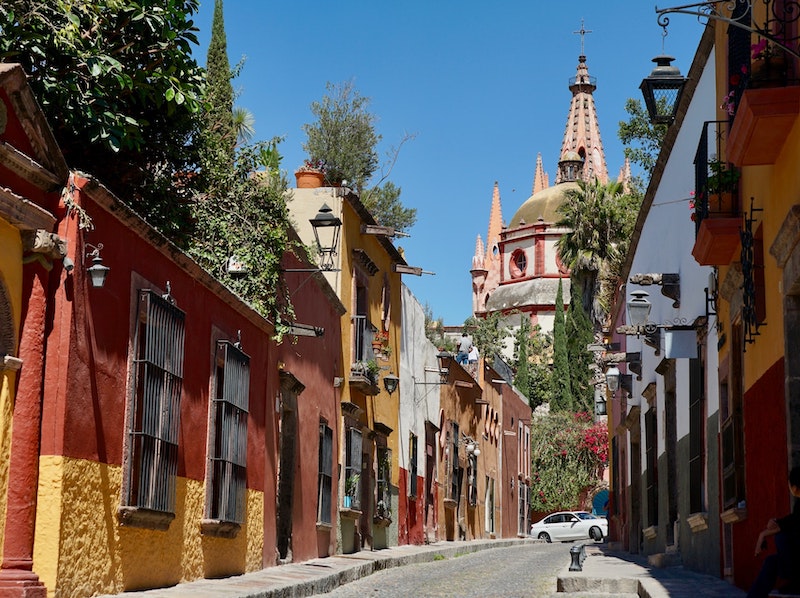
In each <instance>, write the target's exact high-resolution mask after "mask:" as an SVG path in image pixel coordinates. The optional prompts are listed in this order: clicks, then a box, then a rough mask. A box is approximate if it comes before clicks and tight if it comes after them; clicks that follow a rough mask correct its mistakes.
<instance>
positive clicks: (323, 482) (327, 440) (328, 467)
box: [317, 421, 333, 524]
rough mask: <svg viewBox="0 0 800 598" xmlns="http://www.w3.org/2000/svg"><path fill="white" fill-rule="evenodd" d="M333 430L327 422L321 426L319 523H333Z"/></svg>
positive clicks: (318, 494) (318, 495) (318, 497)
mask: <svg viewBox="0 0 800 598" xmlns="http://www.w3.org/2000/svg"><path fill="white" fill-rule="evenodd" d="M332 497H333V430H331V428H330V427H329V426H328V424H327V422H324V421H322V422H320V424H319V481H318V484H317V523H327V524H330V523H332V516H331V506H332V505H331V502H332Z"/></svg>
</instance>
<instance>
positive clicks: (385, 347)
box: [372, 330, 391, 356]
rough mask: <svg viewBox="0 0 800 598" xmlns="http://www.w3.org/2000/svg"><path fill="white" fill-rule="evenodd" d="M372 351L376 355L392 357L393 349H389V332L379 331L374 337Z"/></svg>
mask: <svg viewBox="0 0 800 598" xmlns="http://www.w3.org/2000/svg"><path fill="white" fill-rule="evenodd" d="M372 350H373V351H374V353H375V355H376V356H377V355H387V356H388V355H390V354H391V349H390V348H389V331H388V330H378V331H377V332H376V333H375V335H374V336H373V337H372Z"/></svg>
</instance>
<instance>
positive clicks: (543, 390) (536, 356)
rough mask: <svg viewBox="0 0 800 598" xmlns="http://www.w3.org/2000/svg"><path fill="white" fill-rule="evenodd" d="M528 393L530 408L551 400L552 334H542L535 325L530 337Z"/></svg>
mask: <svg viewBox="0 0 800 598" xmlns="http://www.w3.org/2000/svg"><path fill="white" fill-rule="evenodd" d="M531 356H532V360H531V367H530V383H529V388H530V394H529V395H528V403H530V406H531V409H536V408H537V407H538V406H539V405H544V404H545V403H548V404H549V403H550V402H551V401H552V400H553V336H552V335H551V334H542V332H541V329H540V328H539V326H535V327H534V330H533V336H532V337H531Z"/></svg>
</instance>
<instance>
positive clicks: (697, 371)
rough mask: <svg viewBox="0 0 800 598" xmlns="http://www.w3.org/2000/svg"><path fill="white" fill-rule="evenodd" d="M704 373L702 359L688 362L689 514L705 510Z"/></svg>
mask: <svg viewBox="0 0 800 598" xmlns="http://www.w3.org/2000/svg"><path fill="white" fill-rule="evenodd" d="M704 381H705V372H704V364H703V361H702V359H699V358H695V359H690V360H689V512H690V513H701V512H703V511H704V510H705V508H704V506H705V460H706V451H705V441H706V434H705V421H706V420H705V392H704Z"/></svg>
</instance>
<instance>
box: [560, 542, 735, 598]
mask: <svg viewBox="0 0 800 598" xmlns="http://www.w3.org/2000/svg"><path fill="white" fill-rule="evenodd" d="M582 569H583V570H582V571H580V572H578V571H576V572H571V571H565V572H564V573H562V574H561V575H559V576H558V592H559V594H556V595H558V596H564V598H572V597H574V596H576V595H581V596H583V595H586V596H590V595H595V596H597V595H600V596H603V595H605V596H640V597H645V598H668V597H671V598H744V596H745V595H746V592H743V591H742V590H740V589H739V588H737V587H734V586H732V585H731V584H729V583H727V582H726V581H724V580H723V579H720V578H718V577H713V576H710V575H703V574H701V573H695V572H694V571H690V570H688V569H685V568H684V567H681V566H677V567H664V568H657V567H650V566H648V565H647V560H646V559H644V558H642V557H637V556H636V555H631V554H628V553H625V552H618V551H612V550H609V549H608V548H606V547H604V546H602V545H596V546H587V549H586V559H585V560H584V561H583V566H582ZM562 592H569V594H563V593H562ZM570 594H571V595H570Z"/></svg>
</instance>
